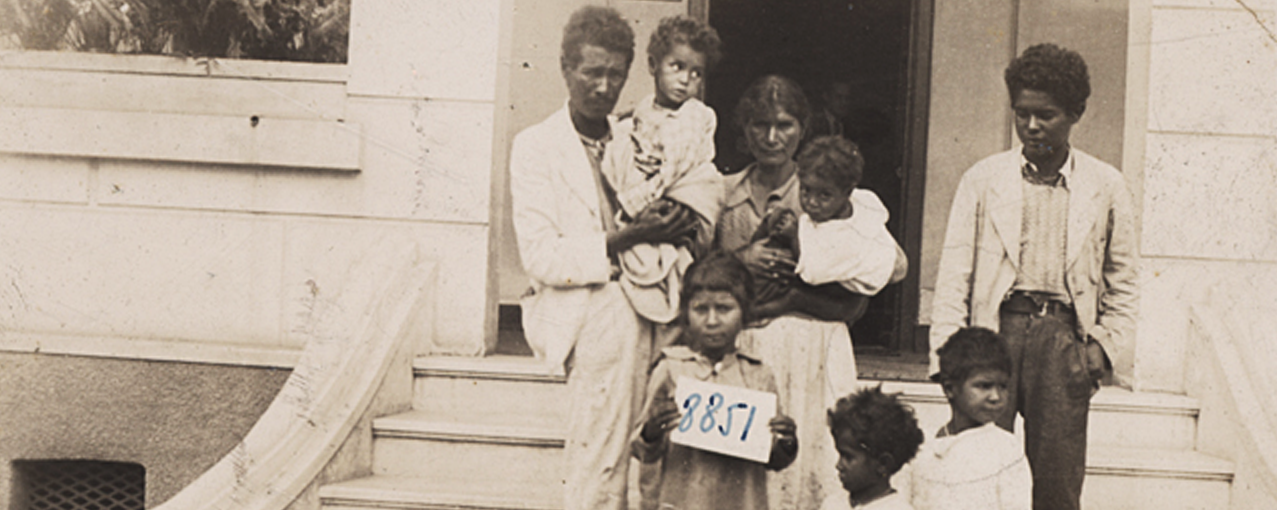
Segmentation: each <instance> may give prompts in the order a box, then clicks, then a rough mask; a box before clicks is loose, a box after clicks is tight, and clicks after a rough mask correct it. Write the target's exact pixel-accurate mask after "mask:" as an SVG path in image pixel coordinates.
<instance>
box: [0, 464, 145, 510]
mask: <svg viewBox="0 0 1277 510" xmlns="http://www.w3.org/2000/svg"><path fill="white" fill-rule="evenodd" d="M13 474H14V479H13V482H14V491H13V498H14V500H13V503H14V504H13V509H14V510H143V508H145V500H146V469H144V468H143V467H142V465H141V464H132V463H125V462H99V461H83V460H47V461H15V462H14V463H13Z"/></svg>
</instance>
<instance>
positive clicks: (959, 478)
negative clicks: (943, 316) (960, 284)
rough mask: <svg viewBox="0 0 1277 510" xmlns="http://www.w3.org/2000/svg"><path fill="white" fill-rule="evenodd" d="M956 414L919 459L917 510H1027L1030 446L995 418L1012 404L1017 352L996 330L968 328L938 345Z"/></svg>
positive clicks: (915, 475)
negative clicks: (1009, 388) (1009, 395)
mask: <svg viewBox="0 0 1277 510" xmlns="http://www.w3.org/2000/svg"><path fill="white" fill-rule="evenodd" d="M937 354H938V355H939V357H940V372H939V373H938V374H936V376H935V378H936V379H938V380H939V382H940V384H941V385H942V386H943V387H944V395H945V398H948V399H949V408H950V409H951V411H952V413H953V417H952V418H951V419H950V420H949V422H948V423H946V424H945V426H944V427H942V428H941V429H940V431H939V432H938V433H937V434H936V439H934V440H931V441H929V442H928V443H927V444H926V445H924V446H923V448H922V452H921V453H919V454H918V460H916V461H914V464H913V506H914V508H916V509H917V510H962V509H972V510H974V509H988V510H1008V509H1015V510H1020V509H1024V510H1027V509H1029V508H1031V507H1032V501H1031V500H1032V485H1033V479H1032V475H1031V474H1030V473H1029V463H1028V461H1027V460H1026V459H1025V457H1024V447H1023V445H1021V443H1020V440H1018V439H1016V437H1015V436H1014V435H1012V434H1011V433H1010V432H1007V431H1005V430H1003V429H1001V428H999V427H998V426H997V424H996V423H994V419H995V418H997V417H998V416H1000V415H1001V414H1002V411H1003V410H1004V409H1005V408H1006V406H1007V405H1008V402H1007V380H1008V379H1009V378H1010V376H1011V356H1010V355H1009V354H1007V347H1006V343H1005V342H1004V341H1003V340H1002V337H1000V336H998V334H997V333H994V332H993V331H990V330H988V329H984V328H963V329H959V330H958V332H957V333H954V334H953V336H951V337H949V341H948V342H946V343H945V344H944V346H943V347H941V348H940V349H939V351H937Z"/></svg>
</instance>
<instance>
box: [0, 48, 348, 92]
mask: <svg viewBox="0 0 1277 510" xmlns="http://www.w3.org/2000/svg"><path fill="white" fill-rule="evenodd" d="M5 68H8V69H41V70H59V71H85V72H108V73H124V74H150V75H161V76H214V77H220V78H241V79H249V80H283V81H308V82H321V83H342V84H344V83H346V79H347V77H348V76H349V71H347V68H346V65H345V64H317V63H312V62H284V61H268V60H242V59H231V58H220V59H219V58H190V57H174V56H167V55H126V54H103V53H80V52H73V51H22V50H0V69H5Z"/></svg>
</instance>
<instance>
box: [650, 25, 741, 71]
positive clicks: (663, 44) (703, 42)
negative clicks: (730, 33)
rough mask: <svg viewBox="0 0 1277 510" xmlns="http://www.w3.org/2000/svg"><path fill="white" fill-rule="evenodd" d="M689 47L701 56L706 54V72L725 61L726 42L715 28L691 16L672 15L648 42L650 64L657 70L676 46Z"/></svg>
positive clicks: (657, 28)
mask: <svg viewBox="0 0 1277 510" xmlns="http://www.w3.org/2000/svg"><path fill="white" fill-rule="evenodd" d="M678 44H686V45H687V46H688V47H689V48H692V49H693V50H695V51H696V52H697V53H700V54H702V55H705V69H706V70H709V69H713V68H714V66H715V65H716V64H718V62H719V61H720V60H722V59H723V40H722V39H719V38H718V31H716V30H714V27H711V26H709V25H706V24H704V23H701V22H700V20H697V19H693V18H689V17H687V16H670V17H668V18H664V19H662V20H661V24H660V25H658V26H657V27H656V31H655V32H652V38H651V39H649V40H648V43H647V63H648V66H650V67H651V68H652V69H653V70H655V69H656V66H659V65H661V59H663V58H665V56H666V55H668V54H669V53H670V50H672V49H674V46H675V45H678Z"/></svg>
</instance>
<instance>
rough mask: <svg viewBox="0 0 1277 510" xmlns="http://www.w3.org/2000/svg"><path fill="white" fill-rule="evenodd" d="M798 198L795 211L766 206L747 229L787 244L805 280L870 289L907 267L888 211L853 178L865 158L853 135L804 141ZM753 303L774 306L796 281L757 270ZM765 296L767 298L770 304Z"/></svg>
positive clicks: (868, 292)
mask: <svg viewBox="0 0 1277 510" xmlns="http://www.w3.org/2000/svg"><path fill="white" fill-rule="evenodd" d="M797 162H798V184H799V197H800V198H799V204H800V206H801V207H802V214H801V215H797V218H796V219H795V218H794V216H795V212H794V211H789V210H788V209H775V210H773V211H771V212H770V213H769V214H768V215H767V217H765V218H764V219H763V222H762V223H761V224H759V228H758V230H757V231H756V232H755V233H754V240H755V241H757V240H758V239H762V238H764V237H766V238H767V239H768V245H769V246H771V247H775V248H782V249H790V250H791V251H793V252H794V255H795V257H794V260H797V261H798V263H797V266H796V267H795V268H794V271H793V273H794V275H795V276H797V277H798V279H800V280H801V281H802V283H805V284H807V285H812V286H818V285H823V284H827V283H834V282H837V283H838V284H840V285H841V286H842V287H844V288H846V289H847V290H849V291H851V292H855V293H857V294H863V295H866V296H872V295H874V294H877V293H878V291H880V290H882V288H883V287H884V286H886V285H887V284H888V283H891V282H894V281H898V280H899V279H901V278H903V277H904V273H905V271H907V259H905V258H904V257H902V256H901V257H898V256H897V252H898V251H899V245H897V244H896V240H895V238H893V237H891V233H890V232H889V231H887V219H888V218H889V216H890V213H889V212H888V211H887V208H886V207H885V206H884V205H882V201H881V200H879V199H878V196H877V195H875V194H874V193H873V192H872V191H869V190H866V189H859V188H857V187H856V186H857V185H858V184H859V183H860V179H861V177H862V174H863V172H864V167H865V159H864V156H862V155H861V154H860V150H859V149H858V148H857V147H856V144H855V143H852V142H851V141H848V140H847V139H845V138H841V137H837V136H823V137H820V138H816V139H814V140H812V141H810V142H808V143H807V146H806V147H805V148H804V149H803V150H802V152H800V153H799V155H798V158H797ZM756 277H757V278H758V284H757V286H758V288H759V292H758V294H759V303H758V304H759V306H760V307H762V309H763V310H766V309H767V307H768V306H776V303H775V302H774V300H775V299H776V298H778V297H783V296H784V295H786V293H785V292H784V289H785V287H786V286H788V285H793V284H797V282H793V281H787V280H786V279H785V278H784V277H783V276H781V277H776V278H774V277H771V276H770V275H765V274H764V275H756ZM769 303H771V304H769Z"/></svg>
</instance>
